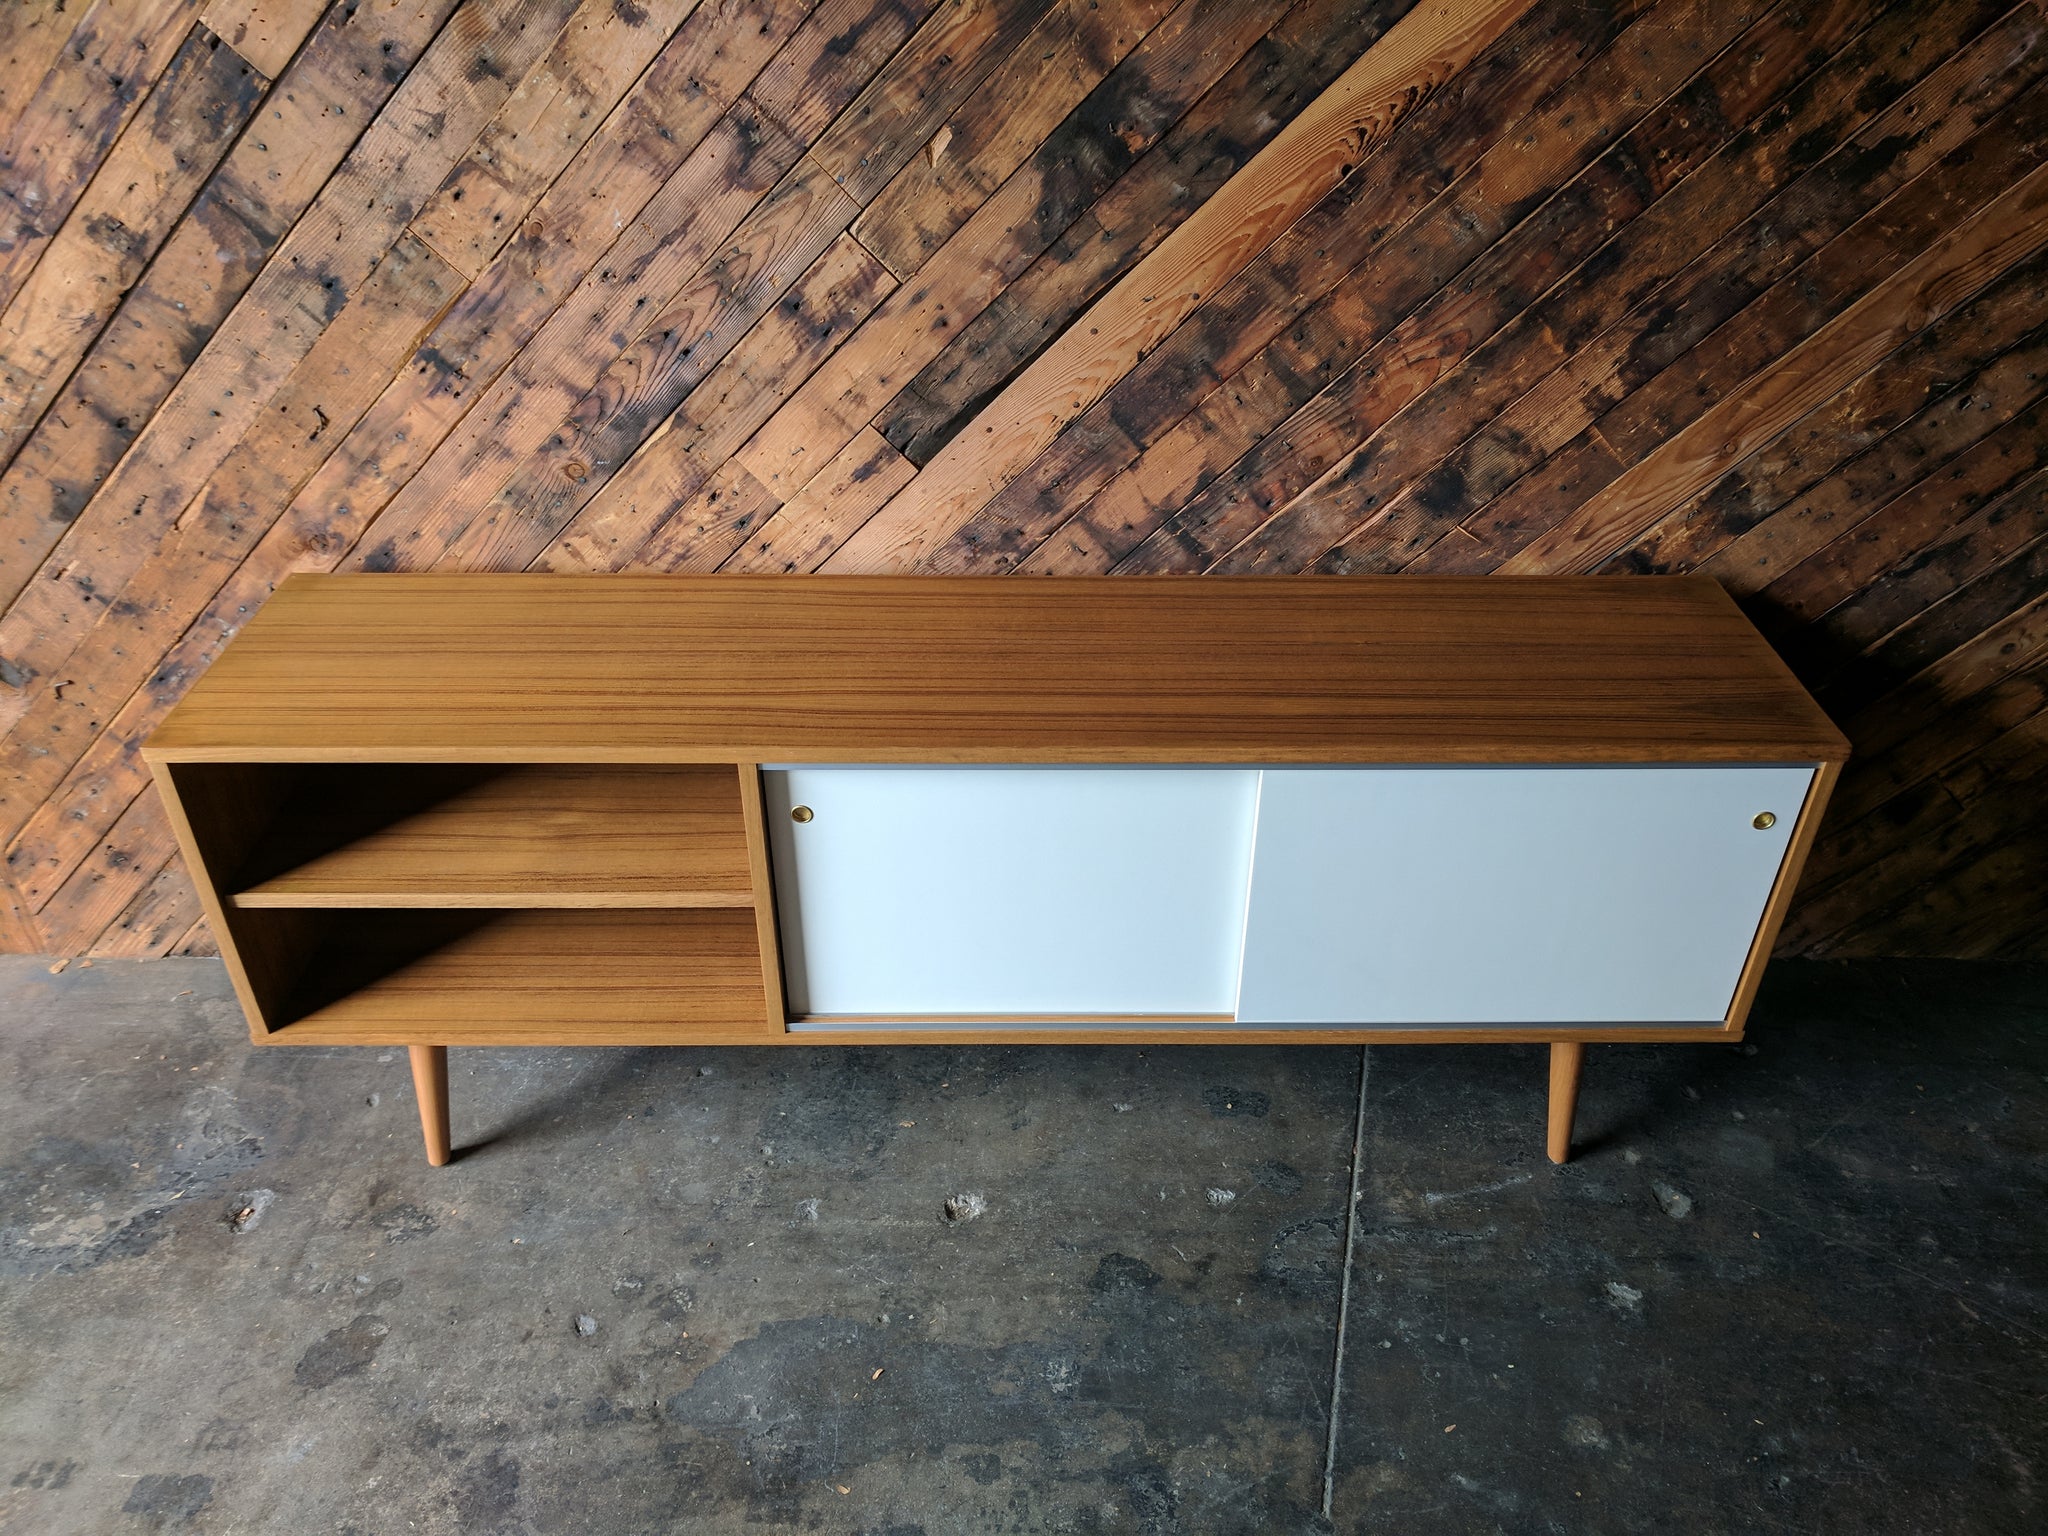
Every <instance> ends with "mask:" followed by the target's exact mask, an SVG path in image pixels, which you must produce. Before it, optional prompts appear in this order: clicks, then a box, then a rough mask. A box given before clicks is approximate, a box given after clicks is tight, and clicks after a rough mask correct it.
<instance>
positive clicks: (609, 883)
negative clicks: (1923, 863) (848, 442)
mask: <svg viewBox="0 0 2048 1536" xmlns="http://www.w3.org/2000/svg"><path fill="white" fill-rule="evenodd" d="M1847 753H1848V745H1847V742H1846V741H1845V740H1844V738H1843V737H1842V735H1841V734H1840V732H1838V731H1837V730H1836V729H1835V728H1834V727H1833V726H1832V725H1831V724H1830V723H1829V722H1828V720H1827V718H1826V717H1825V716H1824V715H1823V714H1822V713H1821V711H1820V709H1819V708H1818V706H1816V705H1815V704H1814V702H1813V700H1812V699H1811V698H1810V697H1808V695H1807V694H1806V692H1805V691H1804V690H1803V689H1802V688H1801V687H1800V686H1799V684H1798V682H1797V681H1796V680H1795V679H1794V678H1793V676H1792V674H1791V673H1790V671H1788V670H1787V669H1786V667H1785V666H1784V665H1783V663H1782V662H1780V661H1779V659H1778V658H1777V656H1776V655H1774V654H1773V653H1772V651H1771V649H1770V648H1769V646H1768V645H1766V644H1765V642H1764V641H1763V639H1762V638H1761V637H1760V636H1759V635H1758V634H1757V632H1756V630H1755V629H1754V628H1753V627H1752V626H1751V625H1750V624H1749V623H1748V621H1747V620H1746V619H1745V618H1744V617H1743V615H1742V613H1741V612H1740V611H1739V610H1738V609H1737V608H1736V606H1735V604H1734V603H1733V602H1732V601H1731V600H1730V599H1729V598H1728V596H1727V595H1726V594H1725V593H1724V592H1723V591H1722V590H1721V589H1720V588H1719V587H1718V586H1717V585H1715V584H1714V583H1713V582H1712V581H1710V580H1705V579H1701V578H1692V577H1612V578H1609V577H1566V578H1493V577H1489V578H1480V579H1463V578H1414V577H1358V578H1348V577H1267V578H1232V579H1208V578H1205V579H1200V580H1188V579H1180V578H1161V579H1137V580H1104V579H1076V580H1068V579H1046V580H1024V579H1018V580H1008V581H993V580H988V579H949V578H945V579H942V578H926V577H904V578H884V577H877V578H841V577H800V576H792V577H763V578H754V577H738V578H732V577H703V578H697V577H670V576H555V575H512V576H495V575H436V574H429V575H363V576H295V577H292V578H290V579H289V580H287V581H286V582H284V583H283V584H282V585H281V586H280V587H279V589H278V591H277V592H276V594H275V595H274V596H273V597H272V599H271V600H270V601H269V603H267V604H266V605H265V606H264V608H263V609H262V610H261V611H260V612H259V613H258V614H257V615H256V617H255V618H254V619H253V620H252V621H251V622H250V623H249V624H248V625H247V627H246V628H245V629H244V630H243V631H242V632H241V633H240V634H239V635H237V636H236V637H235V638H234V639H233V640H232V641H231V642H230V643H229V645H228V646H227V648H226V649H225V651H224V652H223V654H222V655H221V657H220V659H219V660H218V661H217V662H216V663H215V664H214V665H213V667H212V668H211V669H210V670H209V671H208V672H207V673H206V675H205V676H204V677H202V678H201V679H200V680H199V681H198V682H197V684H195V685H194V687H193V688H192V690H191V691H190V693H189V694H188V695H187V696H186V697H185V699H184V700H183V701H182V702H181V703H180V704H179V705H178V706H177V708H176V709H174V710H173V711H172V713H171V714H170V716H169V717H168V718H167V719H166V721H165V722H164V724H163V725H162V726H161V728H159V730H158V731H157V732H156V734H155V735H154V736H153V737H152V738H151V740H150V742H149V743H148V745H147V747H146V749H145V756H146V757H147V759H148V761H149V763H150V766H151V769H152V771H153V773H154V774H155V778H156V783H157V787H158V789H159V791H160V792H161V794H162V798H163V800H164V804H165V806H166V808H167V810H168V811H169V813H170V817H171V820H172V822H173V824H174V825H175V827H176V830H177V834H178V838H179V841H180V845H181V847H182V849H183V852H184V855H185V859H186V862H187V864H188V866H189V868H190V870H191V873H192V877H193V880H194V881H195V883H196V885H197V887H198V890H199V894H200V897H201V900H202V902H203V903H204V906H205V910H206V913H207V916H208V917H209V919H210V920H211V923H212V927H213V930H214V933H215V935H216V936H217V938H218V940H219V943H220V949H221V954H222V958H223V959H224V961H225V962H226V964H227V967H228V971H229V973H230V975H231V976H232V978H233V980H234V984H235V988H236V990H237V993H238V995H239V997H240V999H241V1002H242V1006H243V1008H244V1010H245V1011H246V1013H247V1015H248V1020H249V1027H250V1032H251V1035H252V1037H253V1038H254V1040H255V1041H256V1042H257V1043H259V1044H265V1045H289V1044H316V1045H348V1044H354V1045H380V1046H390V1045H404V1046H407V1047H409V1049H410V1054H411V1059H412V1068H413V1076H414V1081H415V1086H416V1088H417V1090H418V1094H419V1100H420V1113H421V1120H422V1123H423V1126H424V1130H425V1136H426V1143H427V1154H428V1159H429V1161H431V1162H433V1163H436V1164H440V1163H443V1162H446V1161H447V1160H448V1157H449V1155H450V1137H449V1118H448V1078H447V1048H448V1047H449V1046H451V1045H455V1046H460V1045H624V1044H633V1045H657V1044H659V1045H735V1044H760V1045H769V1044H777V1045H828V1044H829V1045H882V1044H914V1043H937V1042H956V1043H957V1042H997V1041H1001V1042H1053V1041H1059V1042H1076V1041H1092V1042H1110V1043H1122V1044H1133V1043H1136V1044H1159V1043H1185V1044H1218V1043H1226V1042H1269V1043H1297V1044H1307V1043H1316V1044H1329V1043H1337V1042H1371V1043H1382V1042H1384V1043H1426V1042H1453V1041H1456V1042H1471V1041H1502V1042H1508V1041H1534V1042H1544V1043H1547V1044H1548V1045H1549V1047H1550V1114H1549V1136H1548V1150H1549V1153H1550V1155H1551V1157H1552V1158H1554V1159H1556V1160H1558V1161H1563V1160H1564V1158H1565V1156H1566V1153H1567V1151H1568V1149H1569V1145H1570V1137H1571V1124H1572V1116H1573V1106H1574V1103H1575V1100H1576V1094H1577V1086H1578V1078H1579V1068H1580V1062H1581V1057H1582V1053H1583V1049H1584V1046H1585V1045H1586V1044H1587V1043H1588V1042H1595V1041H1668V1042H1682V1041H1693V1042H1697V1041H1734V1040H1739V1039H1740V1038H1741V1036H1742V1030H1743V1024H1744V1020H1745V1018H1746V1016H1747V1014H1748V1012H1749V1008H1750V1004H1751V1001H1752V999H1753V998H1754V996H1755V994H1756V989H1757V983H1758V980H1759V977H1760V975H1761V972H1762V968H1763V965H1764V963H1765V961H1766V959H1767V958H1768V956H1769V953H1770V949H1771V945H1772V941H1773V939H1774V937H1775V935H1776V933H1777V930H1778V926H1779V923H1780V921H1781V919H1782V917H1783V915H1784V912H1785V909H1786V906H1787V903H1788V902H1789V901H1790V899H1791V895H1792V891H1793V888H1794V886H1795V884H1796V882H1797V879H1798V875H1799V868H1800V864H1801V862H1802V860H1803V859H1804V857H1805V854H1806V851H1807V848H1808V847H1809V845H1810V844H1811V842H1812V840H1813V836H1814V831H1815V828H1816V826H1817V824H1818V822H1819V819H1820V816H1821V813H1822V810H1823V807H1824V806H1825V804H1826V802H1827V797H1828V792H1829V788H1830V786H1831V785H1832V783H1833V781H1834V778H1835V775H1836V774H1837V772H1838V771H1839V769H1840V767H1841V764H1842V762H1843V761H1844V759H1845V758H1846V756H1847Z"/></svg>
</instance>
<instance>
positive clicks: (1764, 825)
mask: <svg viewBox="0 0 2048 1536" xmlns="http://www.w3.org/2000/svg"><path fill="white" fill-rule="evenodd" d="M797 819H798V820H799V821H808V820H810V817H809V816H808V815H805V816H799V817H798V818H797ZM1777 824H1778V818H1777V817H1776V816H1775V815H1774V814H1772V813H1771V812H1770V811H1758V812H1757V813H1756V820H1754V821H1752V822H1751V823H1750V825H1751V826H1752V827H1755V828H1756V829H1757V831H1759V832H1768V831H1770V830H1771V828H1773V827H1775V826H1776V825H1777Z"/></svg>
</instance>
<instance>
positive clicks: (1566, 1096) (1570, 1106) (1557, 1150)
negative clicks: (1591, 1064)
mask: <svg viewBox="0 0 2048 1536" xmlns="http://www.w3.org/2000/svg"><path fill="white" fill-rule="evenodd" d="M1585 1054H1586V1047H1585V1046H1584V1045H1583V1044H1581V1043H1580V1042H1579V1041H1577V1040H1553V1041H1551V1042H1550V1160H1551V1161H1552V1162H1553V1163H1561V1162H1564V1161H1565V1160H1566V1159H1567V1158H1569V1157H1570V1156H1571V1155H1572V1112H1573V1111H1574V1110H1576V1109H1577V1108H1578V1106H1579V1063H1580V1061H1581V1060H1582V1059H1583V1058H1584V1057H1585Z"/></svg>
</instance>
